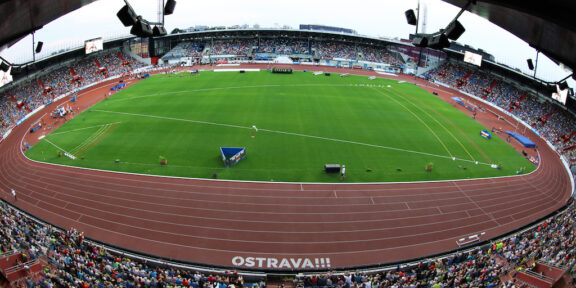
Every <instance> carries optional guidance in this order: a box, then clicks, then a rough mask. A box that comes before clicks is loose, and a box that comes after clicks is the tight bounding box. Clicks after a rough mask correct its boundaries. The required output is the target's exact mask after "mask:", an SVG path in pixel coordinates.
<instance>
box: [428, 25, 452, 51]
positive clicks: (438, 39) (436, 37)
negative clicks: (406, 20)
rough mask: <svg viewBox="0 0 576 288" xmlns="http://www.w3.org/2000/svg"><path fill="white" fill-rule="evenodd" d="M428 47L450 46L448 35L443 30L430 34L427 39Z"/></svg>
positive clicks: (440, 47)
mask: <svg viewBox="0 0 576 288" xmlns="http://www.w3.org/2000/svg"><path fill="white" fill-rule="evenodd" d="M428 47H429V48H432V49H438V50H441V49H444V48H448V47H450V41H448V36H446V34H445V33H444V31H442V30H441V31H440V32H437V33H434V34H432V35H430V38H429V39H428Z"/></svg>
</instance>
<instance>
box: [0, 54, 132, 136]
mask: <svg viewBox="0 0 576 288" xmlns="http://www.w3.org/2000/svg"><path fill="white" fill-rule="evenodd" d="M96 63H98V64H96ZM98 65H100V67H98ZM142 66H144V65H143V64H142V63H140V62H137V61H136V60H134V59H133V58H132V57H130V56H128V55H127V54H124V53H121V52H120V51H119V50H111V51H107V52H105V53H102V54H99V55H96V56H95V57H88V58H85V59H82V60H80V61H77V62H73V63H72V64H68V65H63V66H61V67H58V68H56V69H54V70H52V71H50V72H47V73H41V74H40V75H37V76H34V77H33V78H28V79H24V80H23V81H21V82H19V83H15V84H10V85H8V86H5V87H2V89H1V90H0V91H1V92H0V95H2V96H4V97H2V98H1V100H0V137H1V136H2V135H4V133H6V131H7V130H8V129H10V128H11V127H12V126H13V125H15V124H16V123H17V121H18V120H20V119H22V118H23V117H24V116H25V115H26V114H28V113H29V112H31V111H33V110H35V109H36V108H39V107H41V106H42V105H46V104H49V103H51V102H52V101H53V99H54V98H55V97H58V96H59V95H62V94H65V93H67V92H70V91H73V90H75V89H77V88H79V87H82V86H86V85H89V84H92V83H96V82H98V81H101V80H104V79H106V78H108V77H112V76H117V75H125V74H126V73H130V72H131V71H133V70H134V69H136V68H139V67H142Z"/></svg>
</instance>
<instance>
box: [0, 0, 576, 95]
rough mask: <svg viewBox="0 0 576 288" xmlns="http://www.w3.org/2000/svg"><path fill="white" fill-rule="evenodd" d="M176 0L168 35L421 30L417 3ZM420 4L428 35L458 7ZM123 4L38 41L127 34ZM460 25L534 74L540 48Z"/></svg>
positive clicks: (144, 11)
mask: <svg viewBox="0 0 576 288" xmlns="http://www.w3.org/2000/svg"><path fill="white" fill-rule="evenodd" d="M176 1H177V4H176V9H175V11H174V14H173V15H170V16H166V18H165V19H166V25H165V26H166V28H167V31H168V32H170V31H172V29H174V28H187V27H190V26H194V25H207V26H222V25H223V26H232V25H243V24H248V25H250V26H252V25H254V24H259V25H260V26H261V27H282V26H284V25H288V26H291V27H293V28H298V26H299V24H323V25H330V26H338V27H344V28H351V29H354V30H356V31H357V32H358V33H359V34H363V35H368V36H384V37H390V38H407V37H408V34H409V33H413V32H414V29H415V27H414V26H411V25H408V24H407V23H406V18H405V16H404V11H406V10H408V9H415V8H416V7H417V5H418V1H417V0H370V1H368V0H355V1H343V0H331V1H330V0H292V1H265V0H251V1H231V0H214V1H197V0H176ZM129 2H130V4H131V5H132V6H133V7H134V10H135V11H136V13H137V14H140V15H142V16H143V17H144V18H145V19H148V20H150V21H156V20H157V18H158V16H157V14H158V8H159V7H158V6H159V5H158V0H129ZM420 3H421V8H422V9H421V11H422V12H426V16H422V19H421V20H424V18H425V20H426V26H425V27H421V28H420V31H422V29H425V30H426V32H428V33H432V32H436V31H438V30H439V29H440V28H444V27H445V26H446V25H447V24H448V23H449V22H450V20H451V19H452V18H453V17H454V16H456V14H457V13H458V11H459V10H460V8H458V7H455V6H452V5H451V4H447V3H445V2H442V1H440V0H421V1H420ZM123 5H124V0H97V1H96V2H94V3H92V4H89V5H86V6H84V7H82V8H80V9H78V10H76V11H73V12H71V13H69V14H68V15H65V16H63V17H61V18H59V19H57V20H55V21H53V22H52V23H50V24H48V25H46V26H44V28H42V29H41V30H39V31H37V32H36V40H37V41H43V42H44V49H43V53H51V52H52V51H54V50H59V49H63V48H65V47H69V46H71V45H74V46H81V45H83V43H84V40H86V39H91V38H96V37H104V39H108V38H111V37H114V36H123V35H128V34H129V29H130V27H124V26H123V25H122V24H121V22H120V20H118V18H117V17H116V12H117V11H118V10H119V9H120V8H122V6H123ZM422 14H424V13H422ZM422 14H421V15H422ZM459 20H460V22H461V23H462V24H463V25H464V27H465V28H466V32H465V33H464V34H463V35H462V37H460V39H458V42H460V43H463V44H468V45H470V46H473V47H476V48H482V49H484V50H486V51H487V52H489V53H491V54H493V55H494V56H495V57H496V61H498V62H501V63H505V64H507V65H510V66H512V67H517V68H520V69H521V70H523V71H525V72H529V71H528V68H527V65H526V59H528V58H533V59H534V58H535V56H536V51H535V50H534V49H533V48H531V47H530V46H529V45H528V44H526V43H525V42H523V41H522V40H520V39H518V38H517V37H515V36H514V35H512V34H510V33H508V32H506V31H505V30H503V29H501V28H499V27H498V26H496V25H494V24H492V23H490V22H489V21H487V20H485V19H484V18H481V17H479V16H476V15H475V14H472V13H469V12H465V13H464V14H463V15H462V16H461V17H460V19H459ZM1 55H2V56H3V57H5V58H7V59H8V60H9V61H11V62H14V63H22V62H25V61H28V60H29V59H31V58H32V41H31V37H27V38H25V39H24V40H22V41H20V42H19V43H18V44H16V45H14V46H13V47H11V48H10V49H7V50H5V51H3V52H2V53H1ZM40 56H42V55H40ZM538 65H539V66H538V68H539V69H538V75H537V76H538V77H539V78H542V79H545V80H549V81H552V80H560V79H561V78H563V77H564V76H566V75H568V74H569V73H568V72H566V71H563V70H562V69H560V68H559V67H558V66H557V65H556V64H554V63H553V62H551V61H550V60H549V59H547V58H546V57H543V55H542V54H541V55H540V62H539V64H538ZM571 86H572V87H574V86H573V85H571Z"/></svg>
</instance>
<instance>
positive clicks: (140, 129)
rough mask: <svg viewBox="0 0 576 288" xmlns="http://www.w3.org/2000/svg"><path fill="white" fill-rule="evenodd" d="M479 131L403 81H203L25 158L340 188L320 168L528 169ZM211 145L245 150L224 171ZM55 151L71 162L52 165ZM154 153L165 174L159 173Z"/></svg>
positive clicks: (130, 107) (53, 139)
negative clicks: (65, 154)
mask: <svg viewBox="0 0 576 288" xmlns="http://www.w3.org/2000/svg"><path fill="white" fill-rule="evenodd" d="M253 125H255V126H256V127H258V132H255V137H254V138H252V137H251V134H252V130H251V129H250V128H251V127H252V126H253ZM482 129H484V127H482V126H481V125H480V124H479V123H477V122H476V121H474V120H472V119H470V117H468V116H467V115H465V114H464V113H462V112H461V111H459V110H457V109H455V108H454V107H452V106H451V105H450V104H448V103H446V102H444V101H442V100H440V99H439V98H437V97H436V96H434V95H432V94H430V93H428V92H426V91H424V90H422V89H421V88H419V87H418V86H415V85H414V84H411V83H399V81H396V80H385V79H376V80H368V79H367V77H361V76H349V77H339V76H338V75H334V74H332V76H330V77H326V76H324V75H319V76H314V75H312V73H311V72H295V73H294V74H291V75H284V74H272V73H270V72H267V71H261V72H247V73H245V74H240V73H237V72H201V73H200V74H198V75H196V76H189V75H186V74H180V75H179V76H174V75H171V76H168V75H157V76H153V77H151V78H149V79H146V80H143V81H141V82H139V83H137V84H135V85H133V86H132V87H129V88H127V89H125V90H123V91H121V92H119V93H117V94H115V95H113V96H112V97H110V98H109V99H107V100H104V101H102V102H100V103H98V104H96V105H95V106H94V107H92V108H91V109H89V110H87V111H85V112H84V113H82V114H80V115H78V116H77V117H75V118H74V119H73V120H71V121H68V122H67V123H66V124H64V125H63V126H61V127H60V128H59V129H58V130H56V131H54V132H52V133H51V134H50V135H48V136H46V137H45V138H44V139H43V140H42V141H40V142H39V143H38V144H36V145H35V146H34V147H32V149H30V150H29V151H28V152H27V153H26V155H27V156H28V157H30V158H31V159H35V160H39V161H45V162H51V163H58V164H64V165H71V166H78V167H87V168H95V169H104V170H114V171H122V172H133V173H143V174H156V175H170V176H182V177H195V178H211V177H212V175H213V174H214V173H216V174H217V175H218V178H219V179H238V180H256V181H271V180H272V181H303V182H306V181H310V182H340V177H339V176H338V175H334V174H326V173H324V172H323V170H322V169H323V165H324V164H326V163H335V164H345V165H346V172H347V173H346V174H347V177H346V179H345V180H344V181H343V182H390V181H392V182H396V181H427V180H443V179H464V178H482V177H495V176H504V175H513V174H515V173H516V171H517V170H518V169H519V168H520V167H525V168H526V171H525V173H527V172H530V171H532V170H534V169H535V167H534V166H533V165H532V164H531V163H530V162H528V161H527V160H526V159H524V158H523V157H522V156H521V155H520V153H518V152H517V151H515V150H514V149H513V148H512V147H510V146H509V145H508V144H507V143H506V142H505V141H503V140H501V139H499V138H498V137H493V139H492V140H486V139H484V138H482V137H481V136H480V130H482ZM221 146H226V147H246V150H247V157H246V159H244V160H242V161H241V162H240V163H238V164H237V165H236V166H235V167H233V168H225V167H224V164H223V163H222V160H221V157H220V152H219V147H221ZM56 147H59V148H61V149H63V150H65V151H68V152H70V153H72V154H74V155H76V156H77V157H78V158H77V159H76V160H72V159H69V158H67V157H58V155H57V154H58V148H56ZM160 156H162V157H165V158H166V159H167V160H168V165H165V166H161V165H160V164H159V157H160ZM116 159H118V160H119V162H118V163H116V161H115V160H116ZM453 159H455V160H453ZM476 162H478V164H475V163H476ZM492 163H496V164H500V165H501V167H502V169H494V168H491V167H490V164H492ZM427 165H431V166H432V170H431V171H426V169H425V167H426V166H427Z"/></svg>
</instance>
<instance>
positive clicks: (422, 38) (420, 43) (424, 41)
mask: <svg viewBox="0 0 576 288" xmlns="http://www.w3.org/2000/svg"><path fill="white" fill-rule="evenodd" d="M412 45H414V46H416V47H426V46H428V37H426V35H416V36H415V37H414V39H412Z"/></svg>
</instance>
